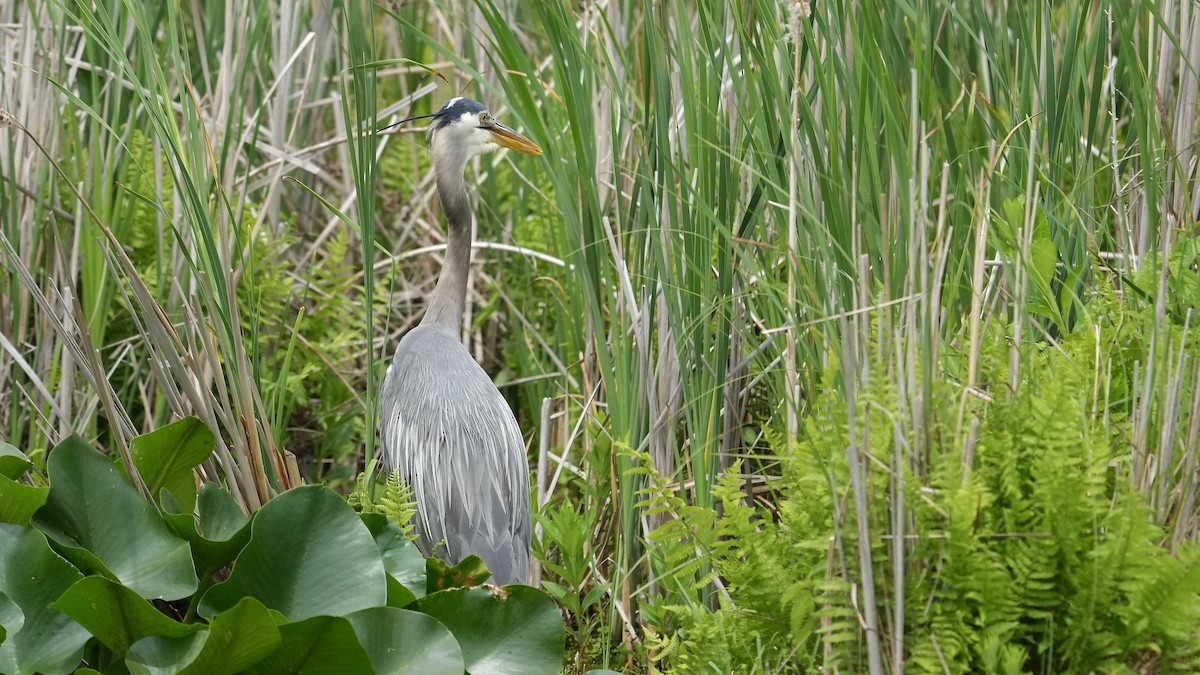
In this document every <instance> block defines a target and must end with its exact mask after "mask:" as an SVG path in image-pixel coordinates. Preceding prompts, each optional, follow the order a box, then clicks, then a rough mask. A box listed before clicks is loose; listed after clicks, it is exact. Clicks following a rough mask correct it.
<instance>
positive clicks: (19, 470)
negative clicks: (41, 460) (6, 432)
mask: <svg viewBox="0 0 1200 675" xmlns="http://www.w3.org/2000/svg"><path fill="white" fill-rule="evenodd" d="M31 466H33V462H30V461H29V458H28V457H26V456H25V453H23V452H21V451H20V450H18V449H16V448H14V447H13V446H11V445H9V444H8V443H5V442H4V441H0V476H4V477H5V478H11V479H13V480H16V479H18V478H20V477H21V476H22V475H23V474H24V473H25V472H26V471H28V470H29V467H31Z"/></svg>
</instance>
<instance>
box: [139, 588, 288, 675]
mask: <svg viewBox="0 0 1200 675" xmlns="http://www.w3.org/2000/svg"><path fill="white" fill-rule="evenodd" d="M280 644H281V639H280V636H279V629H278V628H277V627H276V624H275V618H274V617H272V616H271V611H270V610H268V609H267V608H266V607H265V606H263V604H262V603H261V602H259V601H257V600H255V599H254V598H243V599H242V601H241V602H239V603H238V604H236V605H234V606H233V608H232V609H230V610H229V611H227V612H221V613H220V614H218V615H217V616H216V617H214V618H213V620H212V623H211V624H209V626H208V630H205V631H202V632H201V633H199V634H197V635H192V636H188V637H185V638H181V639H169V638H148V639H145V640H142V641H141V642H138V643H137V644H135V645H134V646H133V647H132V648H130V650H129V656H128V657H127V658H126V659H125V662H126V664H127V665H128V666H129V670H130V672H131V673H134V675H176V674H177V675H234V673H240V672H243V671H244V670H245V669H246V668H248V667H249V666H252V665H254V664H255V663H257V662H259V661H261V660H262V659H263V658H265V657H267V656H268V655H270V654H272V653H274V652H275V650H277V649H279V645H280Z"/></svg>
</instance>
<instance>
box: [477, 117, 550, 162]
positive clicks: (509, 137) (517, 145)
mask: <svg viewBox="0 0 1200 675" xmlns="http://www.w3.org/2000/svg"><path fill="white" fill-rule="evenodd" d="M488 131H490V132H492V140H493V141H495V143H496V145H499V146H500V147H502V148H508V149H509V150H516V151H517V152H523V153H525V154H527V155H540V154H542V149H541V148H539V147H538V146H537V144H536V143H534V142H533V141H531V140H529V139H528V138H525V137H524V136H522V135H521V134H518V133H517V132H515V131H513V130H512V129H509V128H508V127H506V126H504V125H503V124H500V123H499V122H496V123H495V124H493V125H492V126H490V127H488Z"/></svg>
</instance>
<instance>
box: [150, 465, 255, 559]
mask: <svg viewBox="0 0 1200 675" xmlns="http://www.w3.org/2000/svg"><path fill="white" fill-rule="evenodd" d="M172 500H173V498H172V497H169V496H167V495H165V494H164V496H163V509H164V513H163V518H164V519H166V521H167V525H169V526H170V527H171V530H172V531H174V532H175V534H177V535H179V536H180V537H183V538H184V539H186V540H188V543H190V544H191V545H192V558H193V559H194V560H195V564H196V568H197V569H198V570H199V571H200V573H201V574H202V575H205V576H207V575H208V574H209V573H211V572H215V571H216V570H218V569H220V568H222V567H224V566H225V565H228V564H229V563H230V562H232V561H233V559H234V558H236V557H237V554H238V552H239V551H241V550H242V549H243V548H244V547H245V546H246V542H248V541H250V528H249V527H248V525H249V522H250V521H249V519H248V518H246V515H245V514H244V513H242V510H241V509H240V508H239V507H238V505H237V503H235V502H234V501H233V497H232V496H230V494H229V493H228V492H226V491H225V489H224V488H222V487H221V486H220V485H218V484H216V483H206V484H205V485H204V487H203V488H202V489H201V490H200V495H199V496H198V498H197V499H196V509H195V511H196V513H195V514H193V513H192V512H190V511H188V512H182V513H179V512H177V511H180V510H181V509H182V507H180V506H179V505H178V504H177V503H170V502H172Z"/></svg>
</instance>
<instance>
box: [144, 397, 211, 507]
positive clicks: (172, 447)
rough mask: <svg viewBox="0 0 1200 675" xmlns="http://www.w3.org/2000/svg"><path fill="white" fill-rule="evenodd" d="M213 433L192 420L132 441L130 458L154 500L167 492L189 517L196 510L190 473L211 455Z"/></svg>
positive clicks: (193, 479) (160, 429) (194, 492)
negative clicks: (162, 492) (163, 491)
mask: <svg viewBox="0 0 1200 675" xmlns="http://www.w3.org/2000/svg"><path fill="white" fill-rule="evenodd" d="M214 440H215V439H214V438H213V433H212V431H210V430H209V428H208V427H207V426H206V425H205V424H204V423H203V422H201V421H200V420H198V419H196V418H195V417H185V418H183V419H181V420H179V421H178V422H173V423H171V424H168V425H166V426H165V427H160V428H158V429H156V430H154V431H151V432H150V433H148V434H143V435H141V436H138V437H137V438H135V439H133V441H132V442H130V444H129V454H130V456H131V457H132V458H133V464H134V466H136V467H137V470H138V473H139V474H141V476H142V480H143V481H144V482H145V483H146V487H147V488H149V489H150V494H151V495H153V496H154V498H155V499H159V498H160V497H159V495H160V493H161V491H162V490H164V489H165V490H169V491H170V492H171V494H172V495H174V497H175V499H176V500H177V501H178V502H179V504H180V506H182V507H183V509H182V512H184V513H191V512H192V509H193V508H195V506H196V479H195V478H194V477H193V475H192V469H193V468H195V467H196V466H197V465H199V464H201V463H202V462H204V460H206V459H208V456H209V455H211V454H212V451H213V443H214Z"/></svg>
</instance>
